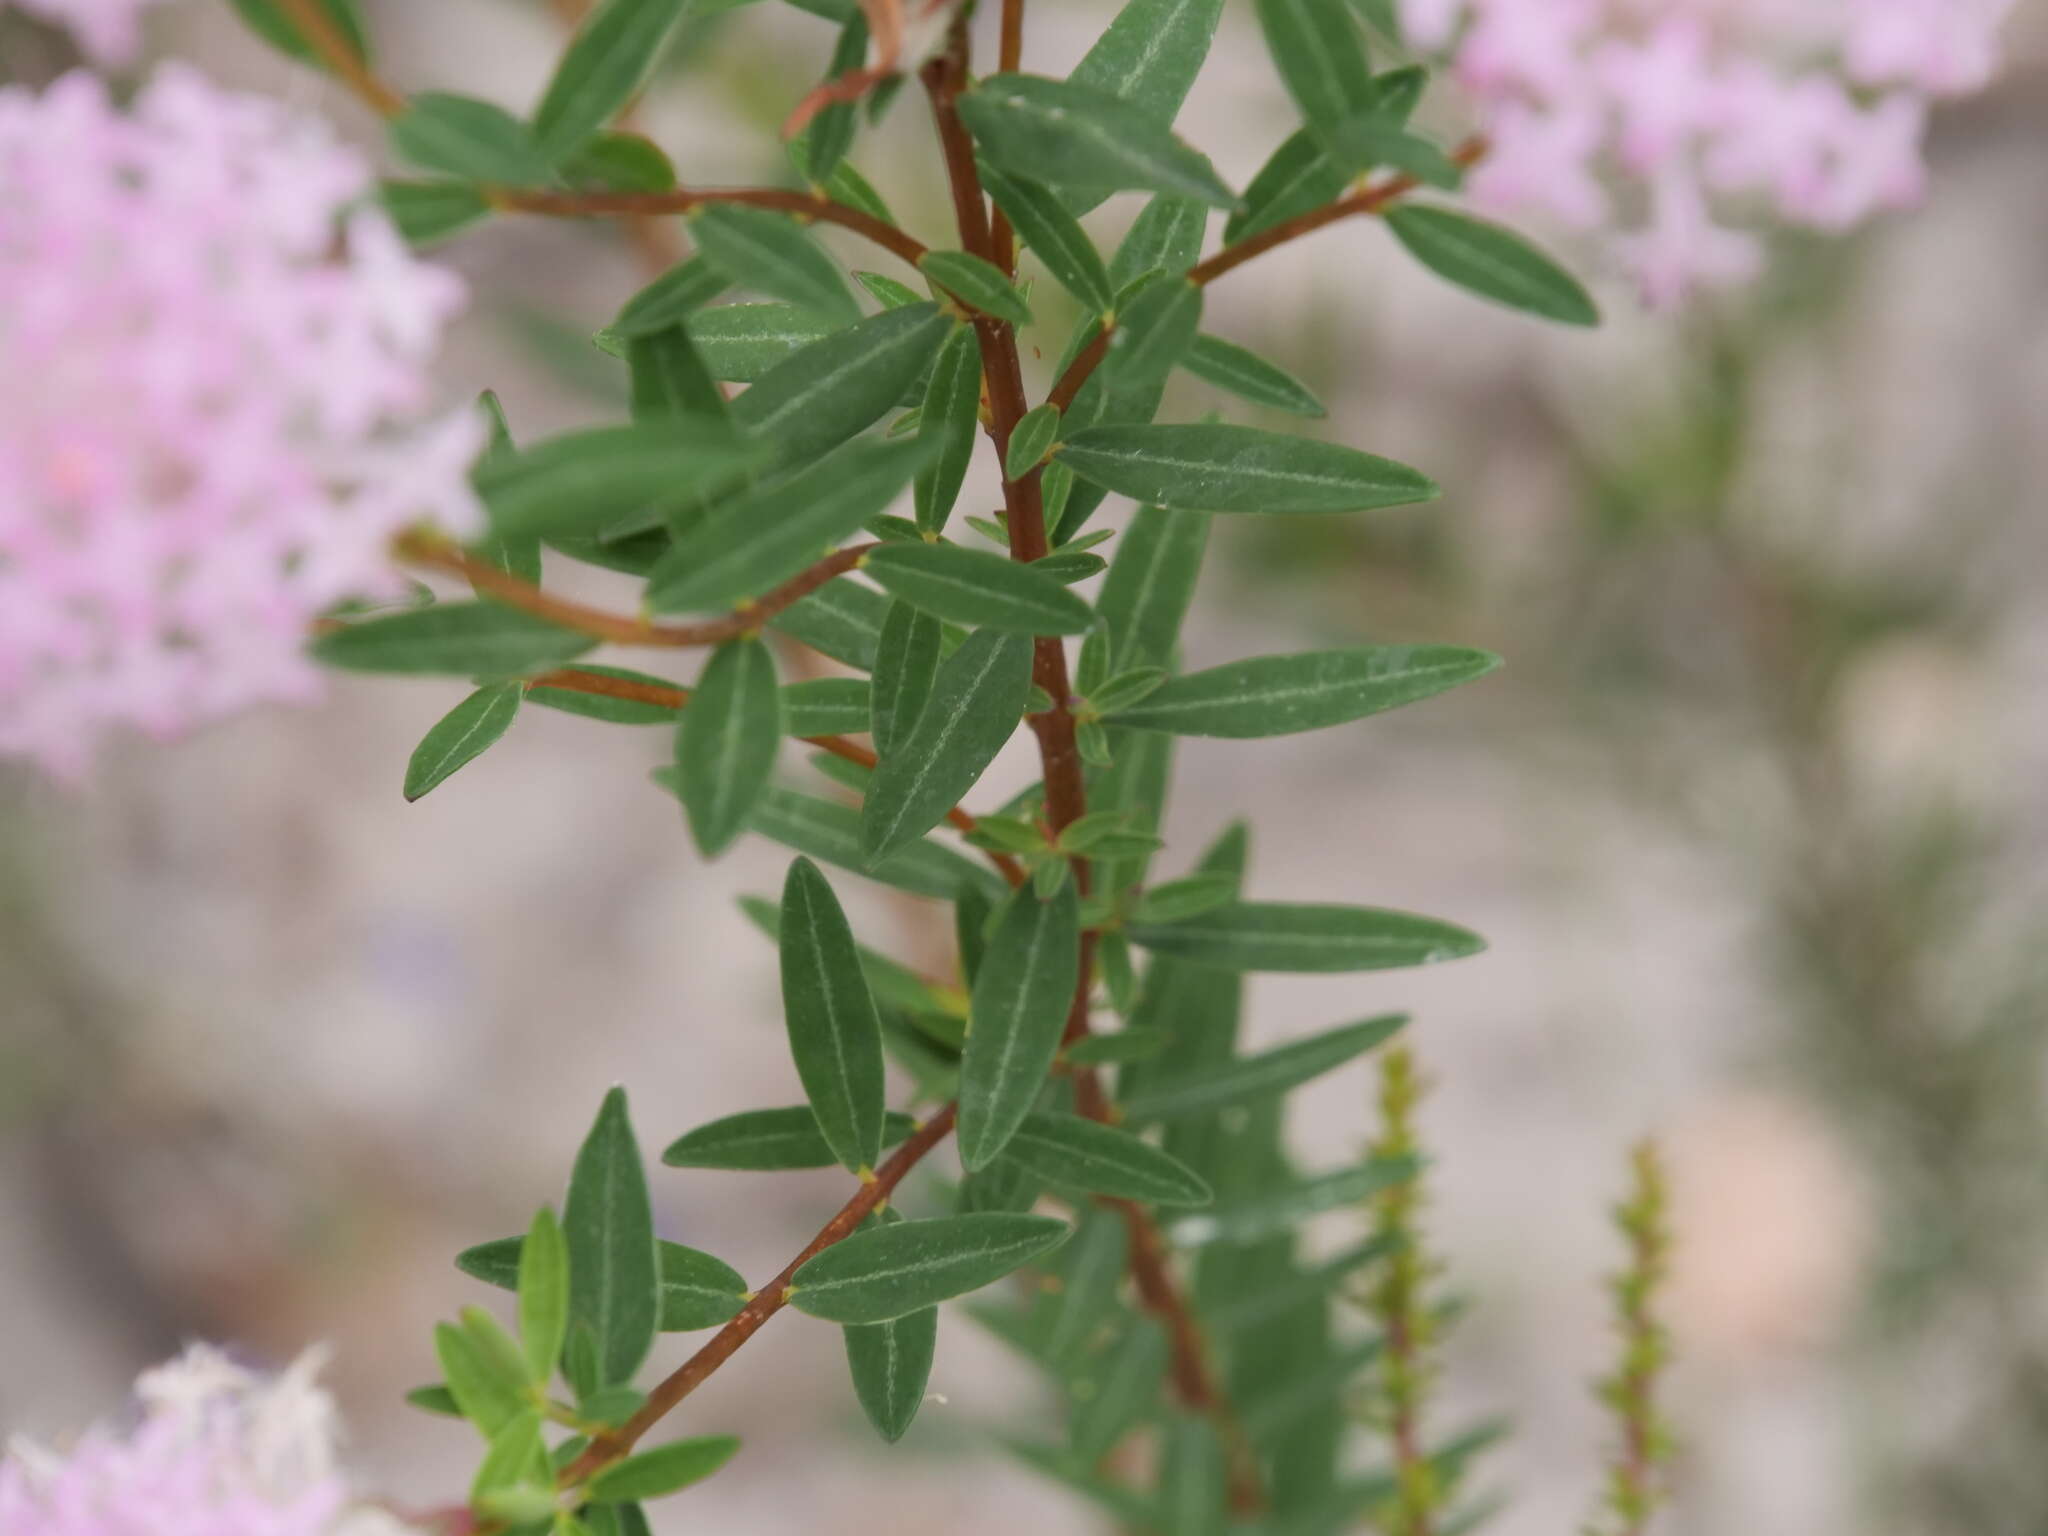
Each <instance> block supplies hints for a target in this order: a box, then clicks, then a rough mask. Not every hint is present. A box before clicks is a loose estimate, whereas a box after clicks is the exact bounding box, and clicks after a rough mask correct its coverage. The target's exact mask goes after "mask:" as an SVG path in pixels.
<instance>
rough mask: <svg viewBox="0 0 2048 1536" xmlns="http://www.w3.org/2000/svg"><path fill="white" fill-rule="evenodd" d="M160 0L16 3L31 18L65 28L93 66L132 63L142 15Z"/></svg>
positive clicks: (31, 0) (37, 0)
mask: <svg viewBox="0 0 2048 1536" xmlns="http://www.w3.org/2000/svg"><path fill="white" fill-rule="evenodd" d="M160 3H161V0H14V4H16V5H18V6H20V7H21V9H23V10H24V11H27V12H28V13H29V14H30V15H31V16H39V17H41V18H42V19H43V20H44V21H48V22H53V23H55V24H56V25H57V26H60V27H64V28H66V29H67V30H68V31H69V32H70V33H71V35H72V36H73V37H74V38H76V39H77V40H78V46H79V47H81V48H83V49H84V50H85V52H86V53H87V55H88V56H89V57H91V58H92V59H93V61H94V62H96V63H98V64H102V65H106V66H110V67H113V66H119V65H122V64H128V63H131V62H133V60H134V58H135V53H136V50H137V49H138V48H139V47H141V45H142V13H143V12H144V11H146V10H148V9H149V8H150V7H151V6H154V5H157V4H160Z"/></svg>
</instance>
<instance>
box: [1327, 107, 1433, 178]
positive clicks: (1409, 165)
mask: <svg viewBox="0 0 2048 1536" xmlns="http://www.w3.org/2000/svg"><path fill="white" fill-rule="evenodd" d="M1323 137H1324V139H1325V141H1326V142H1327V143H1329V144H1330V145H1331V146H1332V147H1333V149H1334V151H1335V153H1336V154H1337V157H1338V159H1339V160H1340V161H1342V162H1343V163H1344V164H1345V165H1347V166H1349V167H1350V168H1351V169H1352V170H1353V171H1355V172H1358V173H1361V174H1362V173H1364V172H1365V171H1368V170H1371V169H1372V168H1373V167H1375V166H1386V167H1387V168H1389V169H1390V170H1396V171H1400V172H1402V173H1403V174H1404V175H1407V176H1411V177H1413V178H1414V179H1415V180H1416V181H1418V182H1420V183H1421V184H1422V185H1423V186H1426V187H1436V188H1438V189H1440V190H1442V191H1445V192H1455V191H1457V190H1458V188H1459V187H1460V186H1461V185H1462V184H1463V183H1464V180H1465V171H1464V167H1462V166H1460V165H1459V164H1458V162H1457V161H1455V160H1453V159H1452V158H1451V157H1450V156H1449V155H1447V154H1445V153H1444V152H1443V151H1442V150H1441V149H1439V148H1438V147H1437V146H1436V145H1435V144H1433V143H1431V142H1430V141H1429V140H1428V139H1425V138H1423V137H1422V135H1420V134H1418V133H1410V132H1409V131H1408V130H1407V129H1406V128H1405V127H1403V126H1402V125H1401V123H1399V122H1398V121H1396V120H1395V119H1393V118H1390V117H1388V116H1387V115H1386V114H1385V113H1384V112H1381V111H1379V110H1378V109H1376V108H1368V109H1367V110H1365V111H1363V112H1361V113H1359V114H1358V115H1357V116H1355V117H1352V118H1349V119H1347V120H1346V121H1344V122H1341V123H1338V124H1337V125H1336V126H1334V127H1333V128H1331V129H1329V130H1328V131H1327V132H1326V133H1325V134H1324V135H1323Z"/></svg>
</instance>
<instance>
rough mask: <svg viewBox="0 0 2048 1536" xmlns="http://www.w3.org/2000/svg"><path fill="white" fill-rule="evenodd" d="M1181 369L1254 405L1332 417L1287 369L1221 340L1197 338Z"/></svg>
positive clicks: (1230, 342)
mask: <svg viewBox="0 0 2048 1536" xmlns="http://www.w3.org/2000/svg"><path fill="white" fill-rule="evenodd" d="M1180 365H1181V366H1182V367H1183V368H1185V369H1187V371H1188V372H1189V373H1192V374H1193V375H1194V376H1195V377H1196V378H1198V379H1206V380H1207V381H1208V382H1209V383H1211V384H1214V385H1215V386H1216V387H1217V388H1218V389H1227V390H1229V391H1230V393H1232V394H1233V395H1236V396H1237V397H1238V398H1239V399H1240V400H1249V401H1251V402H1252V404H1254V405H1263V406H1267V407H1269V408H1270V409H1272V410H1276V411H1286V412H1288V413H1289V414H1290V415H1294V416H1327V415H1328V414H1329V412H1328V411H1327V410H1326V409H1324V406H1323V402H1322V401H1320V400H1318V399H1317V398H1316V397H1315V394H1314V392H1313V391H1311V390H1310V389H1309V387H1308V386H1307V385H1306V384H1304V383H1302V382H1301V380H1299V379H1297V378H1296V377H1295V376H1294V375H1293V374H1291V373H1289V372H1288V371H1287V370H1286V369H1285V368H1282V367H1281V366H1280V365H1279V364H1278V363H1269V362H1267V361H1266V360H1265V359H1264V358H1263V357H1261V356H1259V354H1258V353H1256V352H1252V351H1249V350H1247V349H1246V348H1244V347H1240V346H1239V345H1238V344H1237V343H1236V342H1234V341H1225V340H1224V339H1223V338H1222V337H1221V336H1197V337H1196V338H1195V340H1194V344H1193V345H1192V346H1190V347H1189V348H1188V350H1187V352H1186V354H1185V355H1184V356H1183V357H1182V358H1181V360H1180Z"/></svg>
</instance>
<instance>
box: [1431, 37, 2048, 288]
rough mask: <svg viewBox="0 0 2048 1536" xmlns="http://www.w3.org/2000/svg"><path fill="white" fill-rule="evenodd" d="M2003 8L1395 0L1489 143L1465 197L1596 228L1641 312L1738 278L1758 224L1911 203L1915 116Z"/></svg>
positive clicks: (1819, 225) (1953, 77) (1947, 88)
mask: <svg viewBox="0 0 2048 1536" xmlns="http://www.w3.org/2000/svg"><path fill="white" fill-rule="evenodd" d="M2011 9H2012V0H1399V6H1398V11H1399V16H1400V20H1401V24H1402V27H1403V30H1404V32H1405V34H1406V37H1407V40H1408V41H1409V42H1410V43H1411V44H1412V45H1413V46H1415V47H1418V48H1421V49H1423V50H1425V51H1427V52H1429V53H1438V52H1442V53H1447V54H1448V55H1449V56H1450V58H1451V60H1452V70H1453V73H1454V75H1455V77H1456V79H1457V80H1458V82H1459V83H1460V84H1461V85H1462V86H1463V87H1464V89H1465V90H1466V91H1467V92H1468V93H1469V94H1470V96H1471V98H1472V99H1473V101H1474V102H1475V103H1476V104H1477V106H1478V108H1479V112H1480V120H1481V124H1482V126H1483V128H1484V130H1485V132H1486V134H1487V137H1488V139H1489V141H1490V148H1489V151H1488V153H1487V156H1486V158H1485V160H1484V162H1483V163H1481V164H1480V165H1479V166H1478V167H1477V168H1476V169H1475V170H1474V171H1473V173H1472V175H1471V178H1470V183H1469V191H1470V193H1471V196H1472V199H1473V201H1474V203H1476V204H1477V205H1479V206H1480V207H1482V208H1486V209H1489V210H1491V211H1493V212H1496V213H1499V214H1502V215H1507V216H1516V217H1521V216H1532V215H1533V216H1537V217H1541V218H1545V219H1548V220H1551V221H1554V222H1555V223H1557V224H1558V225H1560V226H1563V227H1565V228H1568V229H1572V230H1576V231H1580V232H1585V233H1593V232H1599V233H1600V234H1601V235H1602V236H1603V237H1604V240H1605V244H1606V248H1607V251H1608V254H1609V256H1610V258H1611V259H1612V260H1613V261H1614V262H1615V263H1616V264H1617V265H1618V266H1619V267H1620V268H1621V269H1622V270H1623V271H1625V272H1626V273H1627V274H1628V275H1629V276H1630V277H1632V278H1633V280H1634V281H1635V283H1636V284H1637V286H1638V287H1639V288H1640V290H1641V292H1642V294H1643V296H1644V298H1645V300H1646V301H1647V302H1649V303H1650V304H1652V305H1656V306H1667V305H1670V304H1674V303H1676V302H1678V301H1679V300H1681V299H1684V298H1685V297H1687V296H1688V295H1690V294H1692V293H1695V292H1698V291H1700V290H1704V289H1711V288H1716V287H1723V286H1727V285H1731V284H1737V283H1741V282H1744V281H1747V280H1748V279H1750V278H1751V277H1753V276H1754V275H1755V274H1756V273H1757V271H1758V270H1759V268H1760V267H1761V264H1762V249H1761V245H1760V240H1759V234H1760V231H1761V230H1762V229H1763V228H1764V227H1765V226H1766V225H1767V224H1768V223H1769V222H1772V221H1776V222H1780V223H1784V224H1787V225H1792V226H1795V227H1798V228H1804V229H1812V230H1817V231H1820V232H1823V233H1828V234H1838V233H1841V232H1843V231H1846V230H1849V229H1851V228H1854V227H1855V226H1856V225H1858V224H1861V223H1863V222H1864V221H1866V220H1868V219H1869V218H1871V217H1873V216H1874V215H1877V214H1879V213H1882V212H1885V211H1887V210H1890V209H1897V208H1902V207H1906V206H1909V205H1911V204H1913V203H1914V202H1916V201H1918V200H1919V198H1920V197H1921V195H1922V193H1923V191H1924V189H1925V184H1926V167H1925V164H1924V161H1923V158H1922V149H1923V144H1924V141H1925V138H1926V133H1927V123H1928V112H1929V108H1930V106H1931V105H1932V103H1933V102H1934V101H1935V100H1936V99H1937V98H1940V97H1945V96H1955V95H1962V94H1965V93H1968V92H1970V91H1974V90H1977V89H1980V88H1981V87H1982V86H1983V85H1984V84H1985V82H1986V81H1987V80H1988V79H1989V78H1990V76H1991V73H1992V70H1993V67H1994V64H1995V62H1996V48H1997V35H1998V30H1999V26H2000V24H2001V23H2002V21H2003V20H2004V18H2005V16H2006V14H2007V13H2008V12H2009V11H2010V10H2011Z"/></svg>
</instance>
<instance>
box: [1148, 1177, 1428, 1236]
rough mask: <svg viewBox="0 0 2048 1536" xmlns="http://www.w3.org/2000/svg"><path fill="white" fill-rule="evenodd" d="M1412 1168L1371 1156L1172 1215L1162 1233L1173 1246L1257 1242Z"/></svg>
mask: <svg viewBox="0 0 2048 1536" xmlns="http://www.w3.org/2000/svg"><path fill="white" fill-rule="evenodd" d="M1415 1168H1416V1165H1415V1159H1413V1158H1411V1157H1376V1158H1371V1159H1368V1160H1367V1161H1365V1162H1363V1163H1360V1164H1358V1165H1357V1166H1355V1167H1351V1168H1342V1169H1339V1170H1338V1171H1337V1172H1335V1173H1324V1174H1318V1175H1316V1176H1315V1177H1314V1178H1309V1179H1300V1180H1296V1181H1294V1182H1292V1183H1288V1184H1283V1185H1280V1186H1278V1187H1276V1188H1273V1189H1267V1190H1261V1191H1260V1192H1259V1193H1258V1194H1256V1195H1253V1196H1251V1197H1249V1198H1247V1199H1244V1200H1236V1201H1232V1202H1231V1203H1230V1204H1228V1205H1223V1206H1218V1207H1217V1208H1216V1209H1215V1210H1213V1211H1202V1212H1199V1213H1197V1214H1195V1215H1192V1216H1178V1217H1175V1218H1174V1219H1173V1220H1172V1221H1170V1222H1168V1223H1167V1224H1166V1238H1167V1241H1168V1242H1170V1243H1172V1244H1173V1245H1174V1246H1175V1247H1177V1248H1200V1247H1203V1246H1205V1245H1207V1244H1210V1243H1256V1242H1259V1241H1261V1240H1262V1239H1265V1238H1268V1237H1273V1236H1275V1235H1277V1234H1279V1233H1282V1232H1287V1231H1290V1230H1291V1229H1292V1228H1293V1227H1294V1226H1295V1225H1296V1224H1297V1223H1300V1222H1303V1221H1306V1220H1307V1219H1308V1218H1309V1217H1311V1216H1316V1215H1320V1214H1321V1213H1322V1212H1324V1211H1334V1210H1341V1209H1343V1208H1344V1207H1347V1206H1355V1205H1359V1204H1361V1203H1363V1202H1364V1201H1367V1200H1370V1199H1371V1198H1372V1197H1373V1196H1374V1195H1377V1194H1379V1193H1381V1192H1382V1191H1383V1190H1388V1189H1391V1188H1393V1187H1394V1186H1395V1185H1396V1184H1401V1183H1405V1182H1406V1181H1407V1180H1409V1179H1412V1178H1414V1177H1415Z"/></svg>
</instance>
